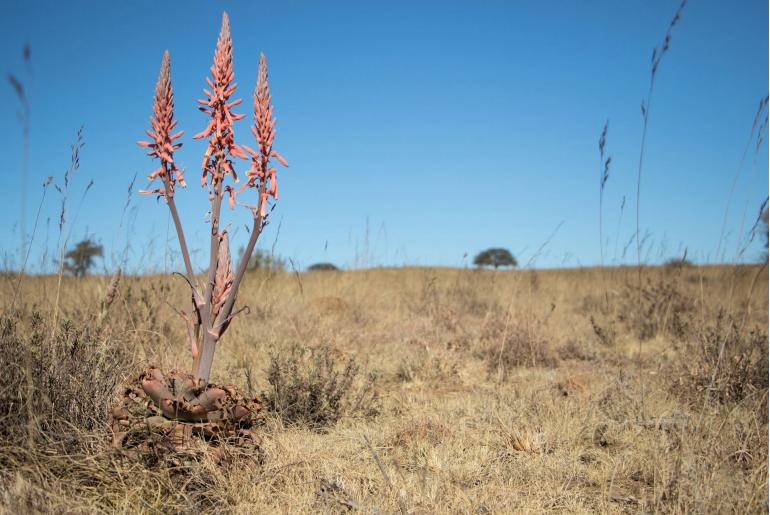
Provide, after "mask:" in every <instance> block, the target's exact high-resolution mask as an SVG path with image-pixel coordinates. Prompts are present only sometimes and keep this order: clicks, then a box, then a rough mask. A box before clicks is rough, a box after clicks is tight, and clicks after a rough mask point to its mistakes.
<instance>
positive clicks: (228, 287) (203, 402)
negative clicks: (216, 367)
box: [112, 13, 288, 442]
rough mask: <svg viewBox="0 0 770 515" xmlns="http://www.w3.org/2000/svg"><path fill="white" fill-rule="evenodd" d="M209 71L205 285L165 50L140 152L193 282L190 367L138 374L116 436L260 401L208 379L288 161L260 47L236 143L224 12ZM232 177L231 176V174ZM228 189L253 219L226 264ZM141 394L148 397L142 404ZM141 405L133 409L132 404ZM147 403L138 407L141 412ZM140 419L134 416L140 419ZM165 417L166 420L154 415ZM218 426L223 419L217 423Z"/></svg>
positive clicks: (245, 412) (235, 412)
mask: <svg viewBox="0 0 770 515" xmlns="http://www.w3.org/2000/svg"><path fill="white" fill-rule="evenodd" d="M210 71H211V76H210V77H207V78H206V82H207V84H208V88H206V89H204V90H203V92H204V94H205V96H206V98H204V99H202V100H198V103H199V104H200V106H199V108H198V109H199V110H200V111H202V112H203V113H205V114H206V115H208V117H209V121H208V123H207V125H206V127H205V129H204V130H203V131H201V132H200V133H198V134H196V135H195V136H194V137H195V138H198V139H202V138H208V145H207V147H206V151H205V153H204V156H203V161H202V164H201V168H202V174H201V186H202V187H204V188H206V190H207V191H208V199H209V201H210V203H211V206H210V210H209V213H210V222H211V236H210V256H209V263H208V270H206V271H205V273H204V274H203V275H204V277H205V278H204V280H203V282H202V284H201V283H200V282H199V281H198V280H197V276H196V274H195V271H194V270H193V266H192V262H191V260H190V252H189V250H188V247H187V241H186V239H185V235H184V229H183V226H182V223H181V220H180V218H179V213H178V210H177V208H176V204H175V200H174V197H175V195H176V192H177V186H178V185H179V186H182V187H186V183H185V179H184V173H183V170H180V169H179V167H178V166H177V163H176V161H175V156H174V154H175V152H176V151H177V150H179V148H181V147H182V143H181V142H180V141H179V140H180V138H181V137H182V135H183V131H179V130H177V127H176V125H177V121H176V120H175V119H174V92H173V87H172V83H171V57H170V55H169V53H168V51H166V52H165V53H164V54H163V60H162V62H161V67H160V74H159V77H158V82H157V85H156V87H155V99H154V103H153V115H152V117H151V118H150V124H151V130H148V131H146V133H147V135H148V136H149V138H150V140H149V141H139V142H138V144H139V145H140V146H142V147H145V148H146V149H147V155H148V156H151V157H152V158H154V159H157V160H158V162H159V166H158V167H157V168H155V170H154V171H153V172H152V173H150V175H149V176H148V179H150V180H151V181H159V182H160V184H159V185H158V186H157V187H155V188H152V189H149V190H140V193H142V194H152V195H157V196H159V197H161V198H163V199H164V200H165V203H166V205H167V206H168V209H169V211H170V213H171V217H172V218H173V220H174V226H175V228H176V233H177V236H178V239H179V245H180V249H181V254H182V258H183V260H184V265H185V273H184V274H183V275H184V277H185V278H186V280H187V283H188V284H189V286H190V291H191V303H190V307H189V309H187V310H182V311H180V312H179V313H180V315H181V316H182V318H183V319H184V322H185V324H186V329H187V331H186V332H187V338H188V341H189V345H190V350H191V353H192V368H191V371H190V373H189V374H183V373H180V372H176V371H172V372H170V373H168V374H164V373H163V372H162V371H161V370H160V369H158V368H156V367H151V368H149V369H148V370H145V371H144V372H142V373H140V374H139V375H138V376H137V377H135V378H134V379H133V380H132V381H131V383H130V385H129V386H128V387H127V389H126V391H125V392H124V399H123V402H122V404H120V405H119V406H117V407H116V408H115V409H113V412H112V417H113V428H115V429H116V440H119V441H121V442H122V441H123V440H124V439H125V436H126V434H127V428H129V427H131V426H132V425H136V424H135V423H134V422H135V421H136V420H137V418H141V417H144V418H145V419H148V417H149V418H154V419H157V418H158V417H160V418H163V419H171V420H175V421H176V422H183V423H206V422H209V423H217V424H219V423H238V422H239V421H243V420H245V419H248V418H249V417H251V416H253V415H254V413H255V411H257V410H258V408H259V403H258V402H255V400H250V401H246V400H244V399H245V398H244V396H243V395H241V394H240V393H239V392H237V389H235V387H232V386H219V385H212V384H209V377H210V374H211V368H212V365H213V362H214V353H215V351H216V348H217V346H218V344H219V341H220V339H221V338H222V335H223V334H224V333H225V331H226V330H227V328H228V327H229V326H230V323H231V322H232V320H233V318H234V316H235V315H237V313H238V311H235V310H234V308H235V303H236V299H237V296H238V290H239V288H240V286H241V283H242V281H243V277H244V275H245V273H246V269H247V267H248V262H249V259H250V257H251V255H252V253H253V251H254V247H255V245H256V242H257V238H259V235H260V234H261V233H262V230H263V229H264V227H265V225H266V224H267V219H268V214H269V212H270V208H272V207H273V206H269V204H270V203H271V202H274V201H275V200H277V198H278V188H277V172H276V169H275V168H273V167H272V166H271V160H272V159H275V160H277V161H278V162H279V163H281V164H282V165H283V166H288V164H287V163H286V160H285V159H284V158H283V157H281V156H280V155H279V154H278V153H277V152H276V151H275V150H273V141H274V139H275V135H276V130H275V124H276V118H275V117H274V116H273V112H274V111H273V106H272V105H271V97H270V86H269V84H268V76H267V59H266V58H265V56H264V54H260V59H259V69H258V73H257V83H256V88H255V90H254V102H253V108H254V114H253V119H254V124H253V126H252V127H251V132H252V134H253V136H254V138H255V141H256V145H254V149H252V148H251V147H249V146H246V145H242V146H239V145H238V144H236V143H235V135H234V125H235V122H237V121H238V120H241V119H243V118H244V117H245V115H243V114H236V113H235V112H233V108H235V107H236V106H238V105H239V104H240V103H241V100H240V99H233V98H232V97H233V94H234V93H235V89H236V83H235V82H234V79H235V77H234V73H233V62H232V38H231V35H230V22H229V19H228V16H227V13H224V15H223V17H222V28H221V31H220V33H219V38H218V40H217V44H216V49H215V52H214V63H213V65H212V66H211V68H210ZM236 158H237V159H242V160H244V161H249V162H250V167H249V169H248V171H247V173H246V175H245V180H244V181H243V183H242V185H241V186H240V187H239V188H238V189H237V190H236V188H235V186H234V185H235V184H236V183H238V182H239V178H238V175H237V172H236V164H235V159H236ZM228 176H229V177H228ZM247 190H255V192H256V195H255V196H256V198H255V199H254V201H253V203H251V204H249V203H240V202H236V200H237V199H240V198H241V195H243V194H246V193H248V191H247ZM225 197H227V200H228V205H229V207H230V208H231V209H234V208H235V207H236V205H241V206H243V207H246V208H247V209H248V211H249V212H250V215H251V218H252V223H253V226H252V229H251V232H250V237H249V242H248V244H247V245H246V249H245V251H244V252H243V254H242V256H241V258H240V261H239V262H238V266H237V267H236V268H235V270H233V267H232V259H231V254H230V248H229V238H228V234H227V230H225V229H222V228H221V211H222V203H223V201H224V199H225ZM138 400H142V401H151V402H152V404H154V406H152V409H151V410H149V411H147V409H146V408H141V409H140V408H138V406H140V405H141V404H142V403H140V402H138ZM146 404H147V403H145V405H146ZM137 410H138V411H137ZM143 410H144V411H143ZM139 425H141V424H139ZM161 425H163V424H161ZM217 429H218V430H221V429H222V427H221V425H220V426H217Z"/></svg>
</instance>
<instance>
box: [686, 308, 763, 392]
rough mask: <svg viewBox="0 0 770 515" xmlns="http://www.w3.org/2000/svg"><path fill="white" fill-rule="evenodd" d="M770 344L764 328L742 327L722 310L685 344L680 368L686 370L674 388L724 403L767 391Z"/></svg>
mask: <svg viewBox="0 0 770 515" xmlns="http://www.w3.org/2000/svg"><path fill="white" fill-rule="evenodd" d="M723 345H724V351H723V354H722V358H721V360H720V359H719V352H720V349H721V348H722V346H723ZM767 345H768V340H767V333H766V332H765V331H764V330H762V329H759V328H754V329H751V330H742V329H741V327H740V326H739V324H738V322H737V321H736V320H735V319H734V318H733V317H732V316H726V315H725V314H724V313H723V312H720V313H719V314H718V315H717V317H716V320H715V321H714V323H713V324H712V325H710V326H708V327H707V328H706V329H705V331H703V333H702V334H700V335H699V336H698V337H696V338H695V339H694V340H693V341H691V342H688V343H686V344H685V345H684V346H683V347H682V349H681V353H680V362H679V363H678V366H677V368H678V369H679V370H684V374H682V375H680V378H679V381H678V382H675V383H674V390H675V391H676V392H679V393H680V394H682V395H685V396H688V395H689V396H690V397H699V396H701V395H703V394H708V395H711V396H712V399H716V400H717V401H719V402H720V403H726V402H734V401H740V400H742V399H743V398H745V397H746V396H747V395H749V394H751V393H753V392H756V391H762V390H764V391H767V388H768V346H767ZM715 370H716V376H715V375H714V371H715ZM712 379H713V384H712Z"/></svg>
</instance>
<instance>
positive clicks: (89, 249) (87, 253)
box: [64, 238, 104, 277]
mask: <svg viewBox="0 0 770 515" xmlns="http://www.w3.org/2000/svg"><path fill="white" fill-rule="evenodd" d="M103 252H104V249H103V248H102V246H101V245H97V244H96V243H95V242H94V241H92V240H91V239H90V238H86V239H85V240H83V241H81V242H80V243H78V244H77V245H75V248H74V249H72V250H70V251H69V252H67V253H66V254H65V255H64V259H65V260H66V261H65V262H64V271H65V272H67V273H70V274H72V275H74V276H75V277H83V276H85V275H86V274H87V273H88V270H89V269H90V268H91V267H92V266H93V265H94V258H96V257H102V255H103Z"/></svg>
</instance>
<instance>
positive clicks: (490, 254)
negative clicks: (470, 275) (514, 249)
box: [473, 248, 519, 270]
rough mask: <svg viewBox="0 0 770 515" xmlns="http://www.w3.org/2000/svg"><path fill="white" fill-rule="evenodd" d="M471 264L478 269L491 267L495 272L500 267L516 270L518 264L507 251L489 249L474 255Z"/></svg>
mask: <svg viewBox="0 0 770 515" xmlns="http://www.w3.org/2000/svg"><path fill="white" fill-rule="evenodd" d="M473 264H474V265H476V266H477V267H479V268H481V267H486V266H493V267H495V270H497V269H498V268H500V267H501V266H502V267H506V266H510V267H511V268H516V266H518V264H519V263H518V261H516V258H515V257H513V254H511V252H510V251H509V250H508V249H503V248H489V249H487V250H484V251H481V252H479V253H478V254H476V257H474V258H473Z"/></svg>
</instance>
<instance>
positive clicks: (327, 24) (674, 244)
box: [0, 0, 768, 271]
mask: <svg viewBox="0 0 770 515" xmlns="http://www.w3.org/2000/svg"><path fill="white" fill-rule="evenodd" d="M677 6H678V2H675V1H672V0H666V1H663V0H637V1H623V2H617V1H604V2H570V1H537V2H534V1H532V2H513V1H489V2H472V1H457V2H449V1H441V2H349V3H343V2H294V1H291V2H263V1H260V2H246V1H242V2H233V1H228V2H224V1H209V2H149V1H131V2H83V1H78V2H67V1H51V2H38V1H29V2H10V3H8V4H7V5H6V6H5V9H4V16H3V17H2V18H1V19H0V41H2V45H0V52H2V58H1V59H0V62H2V66H3V72H4V74H5V73H13V74H15V75H17V76H18V77H19V78H21V79H22V81H23V82H25V84H26V85H27V87H28V89H29V96H30V100H31V106H32V118H31V143H32V146H31V158H30V167H29V170H30V173H29V184H28V201H27V217H26V218H27V222H26V226H27V230H28V232H30V231H31V229H32V223H33V222H34V217H35V211H36V209H37V206H38V203H39V200H40V193H41V187H40V184H41V183H42V181H43V180H44V179H45V177H47V176H49V175H53V176H54V177H55V180H56V182H58V183H61V180H62V175H63V173H64V170H65V169H66V167H67V165H68V162H69V152H70V151H69V144H70V142H71V141H72V140H73V139H74V136H75V132H76V130H77V128H78V127H79V126H80V125H81V124H82V125H85V132H84V134H85V140H86V146H85V148H84V149H83V153H82V166H81V169H80V170H79V171H78V173H77V175H76V176H75V178H74V180H73V183H72V185H71V189H72V194H71V210H70V216H69V220H70V227H71V231H72V237H71V239H72V241H73V242H75V241H77V240H78V239H80V238H81V237H83V236H84V235H91V236H93V237H95V238H96V239H98V240H99V241H101V242H102V243H103V244H104V245H105V247H106V250H107V253H108V255H109V256H110V257H108V259H106V266H107V267H110V266H112V264H113V263H114V259H113V257H114V256H115V255H116V254H120V253H121V252H122V249H124V247H125V246H126V241H127V235H129V236H130V239H131V249H130V258H129V265H130V268H131V269H133V270H138V269H148V268H154V269H161V270H162V269H175V268H178V267H179V265H178V263H179V261H178V255H177V243H176V240H175V238H174V234H173V227H172V226H171V225H170V224H169V216H168V212H167V209H166V207H165V205H163V204H162V203H157V202H155V200H153V199H152V198H148V197H140V196H138V195H134V196H133V198H132V199H131V204H130V206H129V208H128V212H127V213H126V215H125V216H124V217H122V213H123V206H124V204H125V202H126V198H127V195H126V188H127V187H128V184H129V181H130V180H131V178H132V177H133V175H134V174H135V173H138V179H137V183H136V185H135V187H134V190H138V189H140V188H144V187H145V186H146V181H144V180H143V177H144V176H145V175H146V174H147V173H148V172H149V171H150V170H152V169H153V168H154V164H153V163H152V162H151V160H150V159H149V158H148V157H146V156H144V153H143V152H142V150H141V149H140V148H139V147H137V146H136V145H135V143H134V142H135V141H136V140H137V139H140V138H141V137H142V135H143V131H144V129H145V128H147V126H148V116H149V115H150V112H151V107H152V94H153V88H154V84H155V80H156V78H157V74H158V67H159V64H160V60H161V56H162V53H163V50H164V49H166V48H168V49H169V51H170V52H171V56H172V76H173V82H174V89H175V93H176V106H177V110H176V113H177V117H178V119H179V125H180V127H181V128H182V129H184V130H185V131H186V134H185V137H184V138H183V141H184V143H185V146H184V147H183V148H182V149H181V150H180V151H179V152H178V154H177V159H178V161H181V162H182V163H183V164H185V165H186V166H187V167H188V174H189V182H190V187H189V188H188V189H187V190H184V191H180V192H179V193H178V194H177V199H178V202H179V204H180V209H181V211H182V215H183V219H184V222H185V228H186V230H187V237H188V240H190V241H191V246H192V247H194V248H197V249H203V248H204V247H205V246H206V245H207V243H206V241H205V238H206V235H207V231H208V228H207V225H206V224H205V223H204V213H205V211H206V206H207V202H206V198H205V194H204V192H203V191H202V190H201V188H200V187H199V186H197V177H198V176H199V175H198V166H199V163H200V158H201V154H202V151H203V145H204V144H203V143H202V142H200V141H193V140H192V139H191V136H192V135H193V134H195V133H196V132H199V131H200V130H202V129H203V128H204V127H205V125H206V120H205V115H203V114H202V113H199V112H198V111H197V110H196V104H195V100H196V99H197V98H200V95H201V93H200V90H201V88H202V87H204V86H205V83H204V77H205V76H206V74H207V70H208V67H209V66H210V63H211V58H212V55H213V50H214V45H215V41H216V37H217V33H218V30H219V25H220V17H221V13H222V11H223V10H224V9H226V10H227V11H228V12H229V14H230V17H231V24H232V32H233V42H234V61H235V74H236V80H237V81H238V82H239V84H240V86H239V89H238V90H237V92H236V96H239V97H241V98H244V99H245V100H246V101H245V102H244V105H243V106H241V109H240V111H238V110H237V109H236V111H238V112H241V113H245V112H247V109H248V108H247V106H248V104H249V102H248V100H249V99H250V95H251V91H252V90H253V86H254V81H255V78H256V67H257V61H258V54H259V52H260V51H264V52H265V53H266V55H267V56H268V59H269V63H270V79H271V87H272V92H273V100H274V103H275V106H276V113H277V116H278V120H279V122H278V128H279V134H278V137H277V140H276V144H275V145H276V148H277V149H278V150H279V151H281V152H282V154H283V155H284V156H285V157H286V158H287V159H288V160H289V162H290V164H291V168H289V169H288V170H285V171H284V170H281V179H280V187H281V198H280V202H279V204H278V206H277V208H276V210H275V211H274V213H273V223H272V224H271V225H270V227H269V228H268V229H267V231H266V232H265V233H264V235H263V239H262V240H261V242H260V247H262V248H265V249H270V247H271V246H272V245H273V243H274V242H275V251H276V253H278V254H281V255H283V256H285V257H289V258H292V260H293V261H294V262H295V264H296V266H297V267H304V266H307V265H309V264H311V263H313V262H317V261H332V262H334V263H336V264H338V265H341V266H371V265H404V264H407V265H449V266H458V265H463V264H466V263H468V262H469V261H470V259H471V257H472V256H473V254H474V253H475V252H477V251H479V250H482V249H483V248H485V247H488V246H503V247H508V248H510V249H511V250H512V251H513V252H514V253H515V254H517V256H518V257H519V260H520V261H521V262H522V263H523V264H526V263H528V262H531V261H533V256H535V254H536V252H537V250H538V248H539V247H540V246H541V245H542V244H543V243H544V242H546V241H547V240H548V238H549V236H551V235H552V234H553V233H554V231H555V229H556V228H557V227H558V231H556V232H555V234H553V236H552V238H551V239H550V241H549V242H548V244H547V245H546V246H545V248H544V249H543V251H542V252H541V253H540V254H539V255H537V256H536V258H535V259H534V261H533V263H534V264H535V265H536V266H541V267H552V266H575V265H578V264H579V265H592V264H597V263H598V262H599V255H600V254H599V237H598V181H599V156H598V149H597V140H598V137H599V133H600V131H601V128H602V126H603V124H604V121H605V119H607V118H609V120H610V130H609V135H608V145H607V147H608V152H609V154H611V155H612V158H613V161H612V167H611V176H610V179H609V182H608V184H607V189H606V193H605V202H604V220H605V238H606V240H607V241H605V245H606V261H607V262H615V261H625V262H628V263H633V262H635V260H636V257H635V251H634V250H633V249H634V246H633V245H631V246H630V247H629V249H628V252H627V253H626V255H625V257H623V247H625V245H626V242H627V241H628V240H629V238H630V237H631V236H632V235H633V233H634V205H635V200H634V199H635V187H636V186H635V184H636V166H637V160H638V157H639V145H640V137H641V130H642V117H641V113H640V101H641V100H642V98H643V97H644V96H645V95H646V93H647V86H648V81H649V68H650V55H651V51H652V48H653V47H655V46H656V45H658V44H660V42H661V40H662V38H663V35H664V33H665V30H666V27H667V25H668V23H669V21H670V19H671V17H672V15H673V13H674V11H675V10H676V8H677ZM767 20H768V3H767V1H765V0H745V1H740V2H724V1H716V0H691V2H690V3H689V4H688V5H687V7H686V8H685V11H684V14H683V18H682V21H681V23H680V24H679V25H678V26H677V27H676V28H675V30H674V33H673V40H672V43H671V49H670V51H669V53H668V54H666V56H665V58H664V60H663V64H662V66H661V69H660V71H659V75H658V77H657V79H656V89H655V93H654V99H653V105H652V111H651V116H650V125H649V133H648V140H647V149H646V157H645V167H644V172H643V179H642V206H641V226H642V228H641V232H642V233H643V234H649V235H650V236H649V239H648V242H649V243H648V245H649V247H648V249H649V250H648V251H644V254H645V256H643V257H646V259H647V261H650V262H659V261H661V260H662V259H664V258H668V257H671V256H673V255H675V254H677V253H681V252H682V251H683V250H684V248H685V247H686V248H687V249H688V256H689V257H691V258H693V259H695V260H697V261H700V262H706V261H714V260H716V259H717V255H716V251H717V247H718V245H719V239H720V230H721V227H722V219H723V216H724V213H725V208H726V206H727V203H728V197H729V192H730V189H731V185H732V182H733V178H734V177H735V175H736V171H738V169H739V165H740V163H741V156H742V154H743V152H744V148H746V145H747V142H748V138H749V133H750V130H751V123H752V120H753V117H754V113H755V112H756V109H757V104H758V102H759V99H760V98H761V97H762V96H764V95H766V94H767V92H768V24H767ZM25 43H29V45H30V46H31V62H32V65H31V69H29V70H28V69H26V68H25V66H24V62H23V60H22V51H21V49H22V47H23V45H24V44H25ZM0 98H2V102H0V116H2V120H3V124H2V140H3V143H4V145H3V146H4V149H5V152H4V170H3V173H4V174H5V185H6V195H5V204H4V212H5V220H6V222H5V223H3V225H2V226H0V237H2V240H0V241H2V242H3V244H2V254H3V257H4V259H5V261H6V264H13V263H14V260H17V257H16V255H17V252H18V250H17V249H18V247H19V231H20V229H19V224H18V220H19V217H20V198H21V195H20V178H19V177H20V168H21V160H22V158H21V156H22V151H21V148H22V145H21V134H20V133H21V131H20V127H19V123H18V121H17V118H16V113H17V111H18V102H17V100H16V98H15V95H14V93H13V90H12V89H11V87H10V86H9V85H8V82H7V81H5V80H4V84H3V86H2V88H0ZM236 140H237V141H239V142H242V143H246V144H247V145H248V144H250V143H249V142H250V134H249V131H248V126H247V123H246V121H242V122H239V124H238V125H236ZM753 145H754V143H753V142H752V150H750V151H749V152H748V156H747V158H746V160H745V162H744V165H743V167H742V168H741V169H740V173H739V175H738V180H737V183H736V188H735V193H734V195H733V196H732V201H731V203H730V209H729V215H728V223H727V231H726V232H727V235H728V238H727V244H726V245H724V246H723V247H725V248H727V249H728V250H727V252H726V254H725V259H727V260H733V259H734V258H735V252H736V250H735V249H736V244H737V241H738V240H737V238H738V237H739V236H740V237H741V238H745V237H746V233H747V232H748V230H749V228H750V227H751V225H752V223H753V221H754V219H755V218H756V212H757V210H758V208H759V205H760V204H761V202H762V201H763V200H764V199H765V197H766V196H767V192H768V173H767V171H768V162H767V144H766V143H765V144H763V146H762V148H761V150H760V152H759V155H758V157H757V159H756V165H755V164H754V163H755V154H754V152H753ZM91 180H93V181H94V185H93V187H92V189H91V190H90V191H89V192H88V194H87V195H86V197H85V200H84V201H83V203H82V207H81V208H80V211H79V213H78V214H77V219H76V220H74V223H72V222H73V218H74V214H75V211H76V209H77V206H78V204H79V203H80V199H81V197H82V192H83V190H84V188H85V187H86V185H87V184H88V183H89V181H91ZM624 196H625V198H626V207H625V212H624V213H623V216H622V218H621V217H620V205H621V201H622V198H623V197H624ZM59 202H60V200H59V195H58V193H57V192H56V191H55V190H53V189H51V190H49V192H48V197H47V198H46V200H45V204H44V206H43V214H42V215H41V222H40V226H39V228H38V231H37V235H36V237H35V240H34V243H33V246H32V253H31V259H30V262H31V264H32V266H31V269H32V270H33V271H37V270H40V267H41V265H40V263H41V256H42V255H43V254H44V252H45V248H46V245H47V246H48V249H49V250H48V252H49V253H51V252H53V251H54V247H55V245H56V240H57V236H58V227H57V221H58V220H57V217H58V210H59ZM744 213H745V215H744ZM226 216H227V218H228V219H229V220H232V221H233V222H234V225H233V228H232V230H233V231H234V230H235V229H236V227H241V229H240V230H238V231H237V234H236V235H235V243H234V246H235V247H237V246H239V245H240V244H242V242H243V241H244V238H245V236H246V235H245V231H244V230H243V229H242V226H243V224H244V223H246V222H247V221H248V219H249V218H248V214H247V213H246V212H239V211H236V212H228V213H226ZM49 217H50V227H48V224H47V223H46V220H47V219H48V218H49ZM562 222H563V223H562ZM279 223H280V234H279V235H278V237H277V240H276V233H277V229H278V226H279ZM559 224H561V225H559ZM66 231H67V229H65V232H66ZM231 232H232V231H231ZM46 234H48V240H46ZM616 234H619V238H617V240H618V243H617V244H616ZM166 248H168V251H167V250H166ZM616 248H617V251H616ZM759 252H760V247H759V246H758V245H754V246H752V247H751V248H750V249H749V250H748V251H747V253H746V255H745V258H744V259H747V260H753V259H756V257H757V255H758V254H759ZM466 253H467V254H468V255H469V257H468V258H463V256H464V255H465V254H466ZM195 260H196V262H198V263H202V262H203V260H204V256H203V252H202V251H200V250H199V251H198V252H196V253H195Z"/></svg>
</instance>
